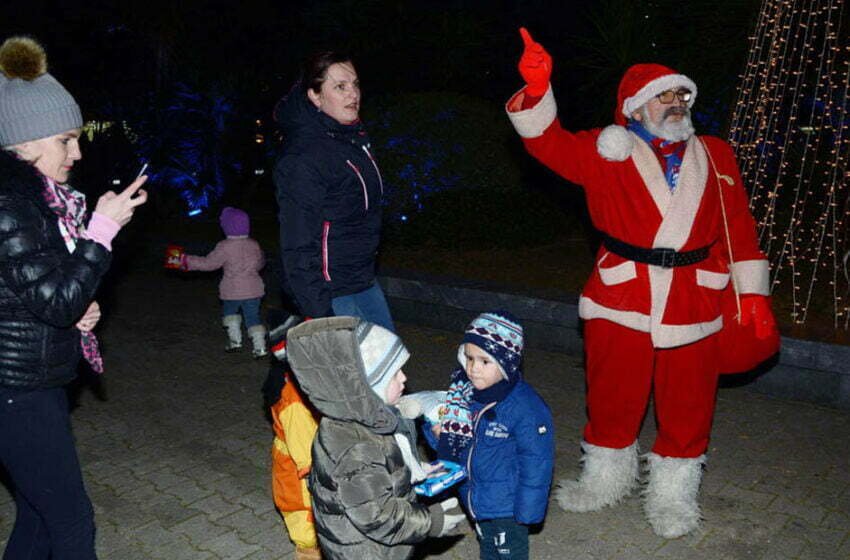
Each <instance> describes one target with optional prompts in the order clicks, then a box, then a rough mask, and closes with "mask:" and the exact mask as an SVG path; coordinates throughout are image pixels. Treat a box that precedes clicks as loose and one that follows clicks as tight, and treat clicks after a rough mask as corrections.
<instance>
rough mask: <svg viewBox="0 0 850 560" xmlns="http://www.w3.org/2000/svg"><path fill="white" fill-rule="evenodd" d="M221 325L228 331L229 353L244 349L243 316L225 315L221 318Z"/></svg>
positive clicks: (226, 348)
mask: <svg viewBox="0 0 850 560" xmlns="http://www.w3.org/2000/svg"><path fill="white" fill-rule="evenodd" d="M221 324H222V325H224V329H225V330H226V331H227V346H225V347H224V349H225V350H226V351H227V352H234V351H236V350H239V349H240V348H242V316H241V315H225V316H224V317H222V318H221Z"/></svg>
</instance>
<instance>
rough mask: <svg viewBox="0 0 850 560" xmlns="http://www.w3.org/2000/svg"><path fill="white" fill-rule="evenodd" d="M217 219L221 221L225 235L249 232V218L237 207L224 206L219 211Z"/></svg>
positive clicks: (246, 233) (238, 234) (230, 235)
mask: <svg viewBox="0 0 850 560" xmlns="http://www.w3.org/2000/svg"><path fill="white" fill-rule="evenodd" d="M218 220H219V222H220V223H221V229H223V230H224V235H226V236H227V237H236V236H241V235H250V233H251V220H250V218H248V214H246V213H245V212H243V211H242V210H240V209H239V208H233V207H232V206H226V207H225V208H224V209H223V210H222V211H221V216H220V217H219V219H218Z"/></svg>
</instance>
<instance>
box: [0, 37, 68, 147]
mask: <svg viewBox="0 0 850 560" xmlns="http://www.w3.org/2000/svg"><path fill="white" fill-rule="evenodd" d="M82 126H83V116H82V114H81V113H80V106H79V105H77V102H76V101H74V98H73V97H71V94H70V93H68V90H66V89H65V88H64V87H62V84H60V83H59V82H58V81H57V80H56V78H54V77H53V76H51V75H50V74H48V73H47V55H46V54H45V52H44V48H42V46H41V45H40V44H38V43H37V42H36V41H34V40H33V39H30V38H28V37H11V38H9V39H6V41H5V42H4V43H3V45H2V46H0V146H2V147H4V148H5V147H6V146H13V145H15V144H20V143H21V142H27V141H29V140H38V139H39V138H47V137H48V136H53V135H55V134H61V133H63V132H66V131H68V130H72V129H74V128H80V127H82Z"/></svg>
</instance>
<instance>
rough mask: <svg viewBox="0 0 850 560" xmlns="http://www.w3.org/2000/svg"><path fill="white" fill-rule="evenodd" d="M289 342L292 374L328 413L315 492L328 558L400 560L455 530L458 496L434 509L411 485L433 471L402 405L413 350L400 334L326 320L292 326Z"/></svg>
mask: <svg viewBox="0 0 850 560" xmlns="http://www.w3.org/2000/svg"><path fill="white" fill-rule="evenodd" d="M287 341H288V344H287V357H288V359H289V364H290V366H292V371H293V372H294V373H295V376H296V378H297V379H298V383H299V384H300V386H301V389H303V391H304V392H305V393H306V394H307V396H308V397H309V398H310V402H311V403H313V406H314V407H315V408H316V409H317V410H318V411H319V412H321V414H322V420H321V423H320V424H319V433H318V435H317V436H316V439H315V441H314V442H313V466H312V469H311V471H310V491H311V492H312V494H313V514H314V517H315V520H316V533H317V535H318V537H319V543H320V544H321V547H322V554H323V557H324V558H326V559H328V560H337V559H338V560H343V559H353V558H358V559H359V558H363V559H366V558H368V559H370V560H380V559H388V560H403V559H405V558H409V557H410V555H411V554H412V552H413V546H412V545H413V544H414V543H417V542H419V541H422V540H424V539H425V538H427V537H429V536H432V537H435V536H442V535H445V534H447V533H448V532H449V531H451V529H452V528H454V527H455V526H456V525H457V524H458V523H459V522H460V521H461V520H462V519H463V518H464V516H463V513H462V512H461V511H460V508H459V507H458V502H457V499H456V498H450V499H448V500H444V501H443V502H440V503H437V504H434V505H432V506H431V507H430V508H429V507H426V506H424V505H422V504H418V503H417V502H416V497H415V494H414V491H413V486H412V480H413V479H414V476H416V480H421V479H423V478H424V477H425V476H427V474H426V472H427V470H428V469H427V468H425V466H424V465H422V464H420V463H419V461H418V455H417V453H416V437H415V433H416V429H415V427H414V426H413V423H412V422H411V421H410V420H407V419H405V418H401V417H400V415H399V413H398V410H397V409H396V408H395V405H396V404H397V403H398V400H399V398H400V397H401V394H402V391H403V390H404V382H405V381H406V377H405V375H404V372H402V370H401V367H402V366H403V365H404V363H405V362H406V361H407V358H408V357H409V356H410V355H409V354H408V352H407V349H406V348H405V347H404V344H402V342H401V340H399V338H398V337H397V336H396V335H394V334H393V333H391V332H390V331H388V330H386V329H384V328H383V327H380V326H378V325H374V324H372V323H368V322H365V321H359V320H358V319H356V318H354V317H329V318H324V319H316V320H314V321H308V322H306V323H303V324H301V325H299V326H297V327H295V328H293V329H292V330H290V331H289V333H288V334H287ZM414 471H415V472H417V473H419V474H417V475H414V474H412V473H413V472H414Z"/></svg>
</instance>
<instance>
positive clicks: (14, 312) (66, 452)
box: [0, 37, 146, 560]
mask: <svg viewBox="0 0 850 560" xmlns="http://www.w3.org/2000/svg"><path fill="white" fill-rule="evenodd" d="M46 68H47V64H46V57H45V55H44V51H43V49H42V48H41V46H40V45H39V44H38V43H36V42H35V41H33V40H32V39H27V38H20V37H16V38H11V39H9V40H7V41H5V42H4V43H3V45H2V46H0V145H1V146H2V148H3V149H2V150H0V462H2V465H3V467H4V468H5V470H6V472H7V473H8V474H9V477H10V479H11V482H12V486H13V490H14V494H15V502H16V505H17V518H16V520H15V526H14V528H13V530H12V534H11V535H10V536H9V540H8V543H7V545H6V552H5V555H4V558H29V559H33V560H35V559H47V558H52V559H53V560H60V559H66V558H74V559H78V560H79V559H90V558H95V551H94V518H93V512H92V506H91V502H90V501H89V499H88V496H87V495H86V491H85V488H84V486H83V480H82V475H81V473H80V465H79V462H78V459H77V454H76V450H75V447H74V440H73V436H72V434H71V426H70V419H69V415H68V402H67V396H66V394H65V389H64V386H65V385H66V384H67V383H68V382H69V381H71V380H72V379H73V378H74V377H75V375H76V368H77V364H78V362H79V360H80V357H81V356H82V357H85V358H86V360H87V361H89V363H90V364H91V366H92V368H93V369H94V370H95V371H101V370H102V361H101V359H100V353H99V351H98V348H97V340H96V338H95V337H94V334H93V333H92V332H91V329H92V328H93V327H94V325H95V324H96V323H97V321H98V319H99V318H100V309H99V307H98V306H97V303H96V302H94V301H93V297H94V294H95V291H96V290H97V287H98V284H99V283H100V280H101V278H102V277H103V275H104V273H105V272H106V270H107V269H108V267H109V262H110V252H111V250H112V247H111V241H112V238H113V237H114V236H115V235H116V234H117V233H118V231H119V230H120V229H121V227H122V226H124V225H125V224H126V223H127V222H129V221H130V219H131V217H132V214H133V209H134V208H135V207H136V206H138V205H140V204H143V203H144V202H145V199H146V194H145V193H144V191H139V187H140V186H141V185H142V183H144V181H145V179H146V178H145V177H143V178H140V179H139V180H137V181H136V182H134V183H133V184H132V185H130V186H129V187H128V188H127V189H126V190H125V191H124V192H122V193H121V194H115V193H112V192H109V193H106V194H105V195H103V196H102V197H101V198H100V199H99V200H98V203H97V207H96V208H95V211H94V214H93V216H92V218H91V220H86V208H85V197H84V196H83V195H82V194H81V193H79V192H77V191H75V190H74V189H72V188H71V187H70V186H68V185H67V184H66V181H67V180H68V174H69V172H70V170H71V168H72V167H73V165H74V163H75V162H76V161H77V160H79V159H80V157H81V156H80V148H79V144H78V139H79V136H80V127H81V126H82V117H81V114H80V108H79V106H77V103H76V102H75V101H74V98H73V97H71V95H70V94H69V93H68V92H67V91H66V90H65V88H64V87H62V85H61V84H60V83H59V82H58V81H56V79H55V78H53V77H52V76H51V75H50V74H48V73H47V72H46ZM137 192H138V196H135V197H134V196H133V195H134V194H135V193H137Z"/></svg>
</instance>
